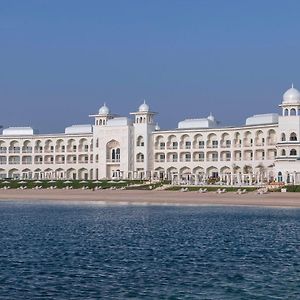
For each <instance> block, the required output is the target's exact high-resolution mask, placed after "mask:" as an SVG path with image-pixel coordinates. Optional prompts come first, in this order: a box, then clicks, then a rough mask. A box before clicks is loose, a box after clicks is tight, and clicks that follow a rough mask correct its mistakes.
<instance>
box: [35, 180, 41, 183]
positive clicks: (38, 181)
mask: <svg viewBox="0 0 300 300" xmlns="http://www.w3.org/2000/svg"><path fill="white" fill-rule="evenodd" d="M34 183H43V182H42V181H40V180H36V181H35V182H34Z"/></svg>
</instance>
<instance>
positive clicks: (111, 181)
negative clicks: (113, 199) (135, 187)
mask: <svg viewBox="0 0 300 300" xmlns="http://www.w3.org/2000/svg"><path fill="white" fill-rule="evenodd" d="M116 182H117V181H113V180H110V181H108V182H107V183H116Z"/></svg>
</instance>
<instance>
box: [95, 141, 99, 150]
mask: <svg viewBox="0 0 300 300" xmlns="http://www.w3.org/2000/svg"><path fill="white" fill-rule="evenodd" d="M98 147H99V139H96V148H98Z"/></svg>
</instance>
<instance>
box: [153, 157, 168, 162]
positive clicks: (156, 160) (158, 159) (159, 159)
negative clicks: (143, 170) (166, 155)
mask: <svg viewBox="0 0 300 300" xmlns="http://www.w3.org/2000/svg"><path fill="white" fill-rule="evenodd" d="M165 161H166V160H165V159H161V158H156V159H155V162H165Z"/></svg>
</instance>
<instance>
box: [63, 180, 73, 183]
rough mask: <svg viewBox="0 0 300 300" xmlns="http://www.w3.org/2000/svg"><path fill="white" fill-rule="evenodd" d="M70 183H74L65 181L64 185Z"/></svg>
mask: <svg viewBox="0 0 300 300" xmlns="http://www.w3.org/2000/svg"><path fill="white" fill-rule="evenodd" d="M69 183H72V181H70V180H67V181H64V184H69Z"/></svg>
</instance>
